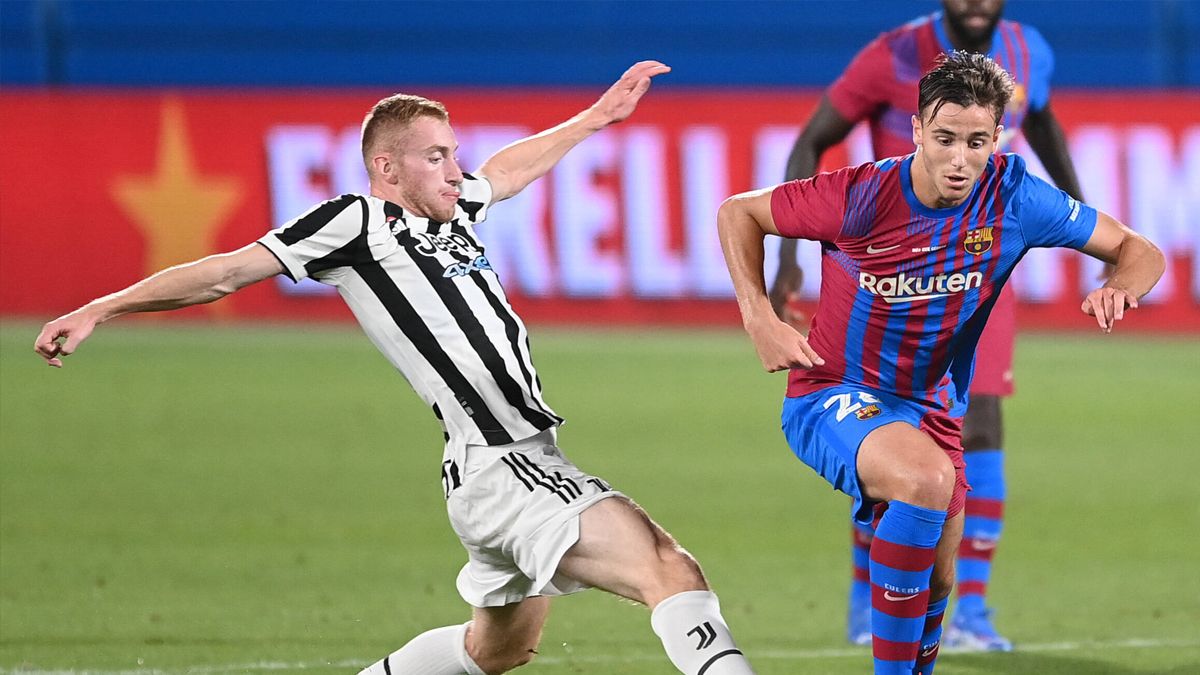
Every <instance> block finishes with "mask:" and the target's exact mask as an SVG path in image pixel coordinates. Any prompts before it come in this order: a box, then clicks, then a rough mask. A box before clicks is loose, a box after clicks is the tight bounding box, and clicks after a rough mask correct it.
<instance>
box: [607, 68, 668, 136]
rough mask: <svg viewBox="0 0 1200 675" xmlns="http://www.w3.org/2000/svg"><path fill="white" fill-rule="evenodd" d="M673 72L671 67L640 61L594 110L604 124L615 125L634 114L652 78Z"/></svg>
mask: <svg viewBox="0 0 1200 675" xmlns="http://www.w3.org/2000/svg"><path fill="white" fill-rule="evenodd" d="M669 72H671V67H670V66H668V65H665V64H662V63H659V62H658V61H638V62H637V63H635V64H633V65H632V66H630V67H629V70H626V71H625V74H624V75H622V76H621V79H619V80H617V81H616V83H615V84H613V86H611V87H609V88H608V91H606V92H604V95H603V96H601V97H600V99H599V100H598V101H596V103H595V104H593V105H592V110H594V111H595V112H597V113H598V114H599V115H600V116H601V120H602V121H603V123H604V124H615V123H616V122H620V121H621V120H624V119H625V118H626V117H629V116H630V115H632V114H633V111H634V109H635V108H637V104H638V101H639V100H641V98H642V95H643V94H645V93H646V91H648V90H649V89H650V78H652V77H654V76H656V75H662V74H663V73H669Z"/></svg>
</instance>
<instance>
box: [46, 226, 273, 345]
mask: <svg viewBox="0 0 1200 675" xmlns="http://www.w3.org/2000/svg"><path fill="white" fill-rule="evenodd" d="M281 272H283V264H282V263H280V262H279V260H278V259H276V258H275V256H274V255H272V254H271V252H270V251H268V250H267V249H266V248H265V247H263V246H260V245H259V244H250V245H249V246H246V247H244V248H240V249H238V250H236V251H233V252H231V253H222V254H219V255H212V256H208V257H207V258H202V259H200V260H196V261H194V262H190V263H185V264H183V265H177V266H175V267H169V268H167V269H165V270H163V271H161V272H159V273H157V274H155V275H153V276H150V277H147V278H145V279H142V280H141V281H139V282H137V283H136V284H134V285H132V286H130V287H128V288H126V289H124V290H121V291H117V292H116V293H113V294H111V295H106V296H104V297H102V298H97V299H95V300H93V301H91V302H89V303H88V304H86V305H84V306H83V307H80V308H79V309H77V310H75V311H74V312H71V313H70V314H66V315H63V316H60V317H58V318H57V319H55V320H53V321H51V322H50V323H48V324H46V325H45V326H43V327H42V332H41V333H39V334H38V336H37V340H36V341H35V342H34V345H33V348H34V351H36V352H37V353H38V355H39V356H41V357H42V358H43V359H45V360H46V363H48V364H49V365H51V366H54V367H55V368H61V367H62V365H63V362H62V357H64V356H69V355H70V354H71V353H72V352H74V351H75V350H76V349H77V348H78V347H79V343H81V342H83V341H84V340H86V339H87V338H88V336H89V335H91V334H92V331H93V330H94V329H95V328H96V325H97V324H100V323H103V322H105V321H108V320H109V319H115V318H116V317H118V316H121V315H122V314H130V313H133V312H161V311H165V310H169V309H178V308H180V307H188V306H190V305H198V304H202V303H206V302H212V301H213V300H217V299H218V298H222V297H225V296H226V295H229V294H230V293H232V292H234V291H236V290H238V289H239V288H242V287H243V286H248V285H250V284H252V283H254V282H256V281H261V280H263V279H266V278H267V277H272V276H275V275H276V274H279V273H281ZM60 340H61V342H60Z"/></svg>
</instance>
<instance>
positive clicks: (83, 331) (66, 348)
mask: <svg viewBox="0 0 1200 675" xmlns="http://www.w3.org/2000/svg"><path fill="white" fill-rule="evenodd" d="M95 328H96V319H95V318H93V317H91V316H89V315H88V314H87V313H85V312H84V311H83V310H76V311H74V312H71V313H70V314H66V315H64V316H60V317H58V318H57V319H55V320H53V321H51V322H50V323H48V324H46V325H45V326H42V332H41V333H38V336H37V340H35V341H34V343H33V350H34V351H35V352H37V354H38V356H40V357H42V358H43V359H45V360H46V364H47V365H49V366H53V367H55V368H62V366H63V362H62V359H63V357H65V356H70V355H71V353H72V352H74V351H75V350H76V349H77V348H78V347H79V343H81V342H83V341H84V340H86V339H87V338H88V336H89V335H91V334H92V331H93V330H94V329H95ZM60 340H61V342H60Z"/></svg>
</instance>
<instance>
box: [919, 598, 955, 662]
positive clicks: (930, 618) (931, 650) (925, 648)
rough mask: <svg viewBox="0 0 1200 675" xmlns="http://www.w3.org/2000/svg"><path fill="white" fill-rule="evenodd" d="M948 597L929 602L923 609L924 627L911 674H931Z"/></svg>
mask: <svg viewBox="0 0 1200 675" xmlns="http://www.w3.org/2000/svg"><path fill="white" fill-rule="evenodd" d="M949 602H950V598H942V599H941V600H938V601H937V602H932V603H930V604H929V609H927V610H925V629H924V632H923V633H922V634H921V651H920V652H919V653H918V654H917V664H916V666H914V667H913V671H912V675H933V666H934V665H935V663H936V661H937V657H938V648H939V647H941V645H942V617H943V616H945V615H946V605H947V604H949Z"/></svg>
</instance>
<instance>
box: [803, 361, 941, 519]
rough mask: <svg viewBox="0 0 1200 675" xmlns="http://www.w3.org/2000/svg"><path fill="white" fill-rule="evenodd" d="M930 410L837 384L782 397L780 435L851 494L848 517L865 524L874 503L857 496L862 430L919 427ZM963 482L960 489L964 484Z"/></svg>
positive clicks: (831, 481)
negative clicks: (898, 425)
mask: <svg viewBox="0 0 1200 675" xmlns="http://www.w3.org/2000/svg"><path fill="white" fill-rule="evenodd" d="M930 412H931V411H930V409H929V408H927V407H925V406H922V405H920V404H917V403H915V402H913V401H911V400H908V399H905V398H901V397H899V396H895V395H892V394H888V393H886V392H882V391H879V390H877V389H871V388H870V387H864V386H862V385H855V384H841V385H836V386H832V387H827V388H825V389H821V390H819V391H814V392H812V393H811V394H806V395H804V396H797V397H794V398H792V397H788V398H786V399H784V402H783V435H784V437H785V438H787V442H788V445H789V446H791V448H792V452H794V453H796V456H797V457H799V458H800V461H802V462H804V463H805V464H807V465H809V466H810V467H812V468H813V470H814V471H816V472H817V473H819V474H820V475H821V477H822V478H824V479H825V480H826V481H828V482H829V484H830V485H832V486H833V487H834V489H835V490H839V491H841V492H844V493H846V494H848V495H850V496H851V497H853V498H854V507H853V509H852V513H853V514H854V520H855V521H856V522H859V523H863V524H865V525H870V524H871V520H872V517H873V511H874V508H875V504H876V502H874V501H871V500H869V499H867V498H866V497H864V496H863V491H862V485H860V484H859V481H858V448H859V446H860V445H862V442H863V439H864V438H866V437H867V434H869V433H871V432H872V431H874V430H876V429H878V428H879V427H881V426H883V425H885V424H891V423H892V422H904V423H906V424H909V425H911V426H912V427H913V428H915V429H922V430H924V427H923V425H922V422H923V421H924V420H925V418H926V416H927V415H928V414H929V413H930ZM947 450H949V449H948V448H947ZM957 454H958V455H959V458H958V461H956V462H955V465H956V466H957V465H958V464H960V463H961V461H962V460H961V450H959V451H958V453H957ZM952 459H953V457H952ZM963 485H964V488H965V482H964V483H963Z"/></svg>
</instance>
